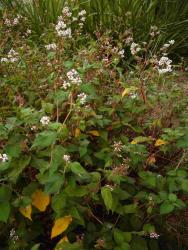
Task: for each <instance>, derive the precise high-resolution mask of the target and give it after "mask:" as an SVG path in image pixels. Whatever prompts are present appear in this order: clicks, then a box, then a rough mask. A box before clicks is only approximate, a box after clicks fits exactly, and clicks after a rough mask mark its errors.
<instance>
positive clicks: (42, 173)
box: [0, 7, 188, 250]
mask: <svg viewBox="0 0 188 250" xmlns="http://www.w3.org/2000/svg"><path fill="white" fill-rule="evenodd" d="M72 15H73V16H72ZM75 18H77V19H75ZM85 20H87V12H85V11H84V10H78V9H76V10H75V12H73V14H72V13H71V12H70V9H69V8H68V7H65V8H64V9H63V13H62V14H61V16H60V17H59V18H58V20H56V23H55V25H52V24H51V25H49V28H48V29H45V30H43V34H42V35H41V36H40V45H39V43H38V42H37V43H36V40H35V35H36V33H35V32H36V30H35V29H31V27H29V28H28V24H29V23H30V22H29V21H28V18H25V16H20V15H17V14H16V16H15V13H12V12H10V11H9V12H5V13H4V15H3V19H2V22H1V26H0V43H1V47H0V61H1V67H0V92H1V100H0V104H1V105H0V201H1V202H0V249H10V250H11V249H20V250H21V249H24V250H25V249H26V250H27V249H28V250H29V249H32V250H37V249H45V250H47V249H56V250H57V249H59V250H60V249H66V250H69V249H70V250H71V249H72V250H82V249H83V250H91V249H109V250H110V249H111V250H147V249H148V250H155V249H156V250H157V249H172V246H174V248H173V249H186V248H187V246H188V241H187V240H186V237H184V234H185V235H186V233H187V228H186V227H187V226H186V222H187V218H186V216H185V217H184V215H185V213H186V211H187V203H188V171H187V162H188V150H187V148H188V127H187V125H188V118H187V115H188V109H187V105H188V99H187V94H188V88H187V85H186V79H187V75H186V67H185V65H184V62H183V61H182V63H181V64H179V65H174V63H173V62H172V61H171V60H170V59H169V58H168V57H167V53H168V52H169V51H170V50H171V48H173V46H176V41H174V40H173V39H172V38H169V39H168V40H165V43H164V44H161V45H160V47H159V49H158V50H152V42H153V41H154V39H155V38H156V37H158V36H159V35H160V32H159V29H158V27H156V26H152V27H151V30H150V31H149V32H150V33H149V36H150V41H151V42H149V43H146V42H145V40H143V42H141V41H140V43H135V42H134V34H133V32H132V31H131V30H129V29H128V30H127V33H126V35H125V37H124V39H121V38H122V36H121V34H120V35H119V36H118V37H117V36H116V37H115V38H112V37H111V36H110V34H111V33H108V32H106V33H104V32H103V33H101V32H95V35H96V37H95V39H94V38H93V36H91V35H89V34H87V33H85V32H84V27H85V26H84V25H85ZM39 28H41V27H40V26H39ZM179 221H181V224H182V225H181V227H177V225H178V223H179ZM183 223H185V225H183Z"/></svg>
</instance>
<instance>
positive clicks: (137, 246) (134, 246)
mask: <svg viewBox="0 0 188 250" xmlns="http://www.w3.org/2000/svg"><path fill="white" fill-rule="evenodd" d="M131 250H148V247H147V243H146V241H145V240H144V239H142V238H141V237H137V236H135V237H134V238H133V239H132V242H131Z"/></svg>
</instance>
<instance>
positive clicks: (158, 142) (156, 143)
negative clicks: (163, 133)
mask: <svg viewBox="0 0 188 250" xmlns="http://www.w3.org/2000/svg"><path fill="white" fill-rule="evenodd" d="M167 143H168V142H167V141H163V140H161V139H158V140H156V142H155V147H159V146H161V145H165V144H167Z"/></svg>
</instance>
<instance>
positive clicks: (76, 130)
mask: <svg viewBox="0 0 188 250" xmlns="http://www.w3.org/2000/svg"><path fill="white" fill-rule="evenodd" d="M80 134H81V132H80V129H79V128H76V129H75V132H74V136H75V137H76V138H77V137H79V136H80Z"/></svg>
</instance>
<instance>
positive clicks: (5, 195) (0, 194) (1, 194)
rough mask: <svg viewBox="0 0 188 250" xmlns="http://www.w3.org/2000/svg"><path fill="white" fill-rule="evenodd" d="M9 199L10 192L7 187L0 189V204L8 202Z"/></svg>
mask: <svg viewBox="0 0 188 250" xmlns="http://www.w3.org/2000/svg"><path fill="white" fill-rule="evenodd" d="M10 197H11V190H10V188H9V187H7V186H1V187H0V203H1V202H3V201H9V200H10Z"/></svg>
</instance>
